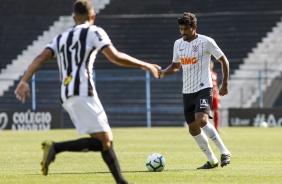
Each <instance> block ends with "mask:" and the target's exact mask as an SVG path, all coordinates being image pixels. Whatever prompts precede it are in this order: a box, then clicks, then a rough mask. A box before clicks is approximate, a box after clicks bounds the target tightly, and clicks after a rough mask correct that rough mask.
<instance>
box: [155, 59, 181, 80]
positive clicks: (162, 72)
mask: <svg viewBox="0 0 282 184" xmlns="http://www.w3.org/2000/svg"><path fill="white" fill-rule="evenodd" d="M180 68H181V63H180V62H178V63H175V62H172V63H171V64H170V65H169V66H168V67H167V68H166V69H164V70H160V71H159V76H160V79H161V78H163V77H164V76H166V75H172V74H175V73H177V72H178V71H179V70H180Z"/></svg>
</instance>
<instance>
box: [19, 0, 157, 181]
mask: <svg viewBox="0 0 282 184" xmlns="http://www.w3.org/2000/svg"><path fill="white" fill-rule="evenodd" d="M73 13H74V20H75V23H76V25H75V26H74V27H73V28H71V29H70V30H68V31H66V32H64V33H62V34H60V35H58V36H56V37H55V38H54V39H53V41H52V42H51V43H49V44H48V45H47V46H46V48H45V49H44V50H43V52H42V53H41V54H39V55H38V56H37V57H36V58H35V59H34V60H33V62H32V63H31V64H30V66H29V67H28V69H27V71H26V73H25V74H24V76H23V77H22V79H21V81H20V83H19V84H18V86H17V88H16V90H15V94H16V97H17V98H18V99H19V100H20V101H21V102H22V103H24V102H25V97H26V96H27V97H30V88H29V85H28V82H29V81H30V79H31V77H32V76H33V74H34V73H35V72H36V71H37V70H39V68H40V66H41V65H42V64H44V63H45V62H47V61H50V60H51V59H52V58H54V57H56V58H57V62H58V66H59V70H60V80H61V100H62V106H63V107H64V108H65V109H66V111H67V112H68V113H69V115H70V117H71V119H72V121H73V123H74V125H75V127H76V129H77V131H78V133H79V134H89V135H90V138H82V139H78V140H73V141H66V142H53V141H45V142H43V144H42V145H43V149H44V155H43V161H42V163H41V164H42V171H43V175H47V174H48V168H49V165H50V163H51V162H52V161H54V159H55V156H56V154H58V153H60V152H63V151H76V152H85V151H100V152H101V153H102V157H103V159H104V161H105V163H106V164H107V165H108V167H109V169H110V171H111V173H112V175H113V177H114V178H115V180H116V182H117V183H120V184H121V183H122V184H125V183H127V181H126V180H125V179H124V177H123V176H122V173H121V170H120V166H119V162H118V160H117V157H116V154H115V151H114V149H113V144H112V141H113V136H112V131H111V128H110V126H109V124H108V119H107V115H106V113H105V111H104V109H103V106H102V104H101V103H100V100H99V98H98V95H97V92H96V89H95V86H94V82H93V76H92V68H93V63H94V60H95V57H96V54H97V52H98V51H101V52H102V53H103V54H104V55H105V56H106V57H107V58H108V59H109V60H110V61H111V62H113V63H115V64H117V65H120V66H125V67H139V68H141V69H143V70H147V71H150V72H151V73H152V74H153V75H154V76H155V77H156V78H158V77H159V74H158V70H159V69H160V67H159V66H158V65H154V64H150V63H147V62H143V61H141V60H138V59H136V58H133V57H131V56H129V55H127V54H125V53H121V52H119V51H117V50H116V49H115V47H114V46H113V44H112V43H111V40H110V39H109V37H108V35H107V34H106V32H105V31H104V30H103V29H102V28H99V27H97V26H95V25H94V20H95V13H94V8H93V5H92V4H91V2H90V1H88V0H77V1H76V2H75V3H74V5H73Z"/></svg>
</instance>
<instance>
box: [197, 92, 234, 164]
mask: <svg viewBox="0 0 282 184" xmlns="http://www.w3.org/2000/svg"><path fill="white" fill-rule="evenodd" d="M211 94H212V91H211V89H209V88H208V89H204V90H201V91H200V93H199V95H198V97H197V102H198V103H197V105H196V110H195V111H196V112H202V113H204V114H206V115H205V116H203V115H202V113H196V121H197V122H198V124H199V126H200V127H201V128H202V130H203V131H204V132H205V134H206V135H207V136H208V137H209V138H210V139H211V140H212V141H213V143H214V144H215V145H216V146H217V148H218V149H219V151H220V152H221V167H223V166H225V165H227V164H229V163H230V156H231V154H230V152H229V150H228V149H227V148H226V146H225V145H224V143H223V141H222V139H221V138H220V136H219V134H218V132H217V131H216V129H215V127H214V126H213V125H212V124H211V123H210V122H209V121H208V117H209V114H210V108H209V107H211V105H212V104H211V102H212V95H211ZM206 102H207V103H208V106H207V105H206ZM197 115H198V117H197Z"/></svg>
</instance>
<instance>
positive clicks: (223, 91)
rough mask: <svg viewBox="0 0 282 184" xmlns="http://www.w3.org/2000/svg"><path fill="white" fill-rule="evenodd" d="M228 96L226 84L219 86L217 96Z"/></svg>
mask: <svg viewBox="0 0 282 184" xmlns="http://www.w3.org/2000/svg"><path fill="white" fill-rule="evenodd" d="M227 94H228V84H227V83H224V84H222V85H221V87H220V89H219V95H220V96H224V95H227Z"/></svg>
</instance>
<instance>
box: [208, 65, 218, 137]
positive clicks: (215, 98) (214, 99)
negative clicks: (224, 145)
mask: <svg viewBox="0 0 282 184" xmlns="http://www.w3.org/2000/svg"><path fill="white" fill-rule="evenodd" d="M213 67H214V62H213V61H211V63H210V69H211V78H212V85H213V94H212V107H211V110H212V111H213V122H214V127H215V129H216V130H217V132H219V109H220V96H219V94H218V86H217V82H218V76H217V73H216V72H214V71H213Z"/></svg>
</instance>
